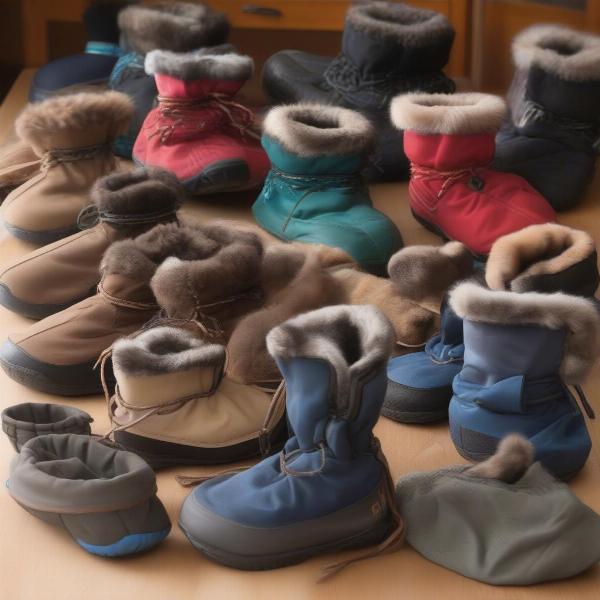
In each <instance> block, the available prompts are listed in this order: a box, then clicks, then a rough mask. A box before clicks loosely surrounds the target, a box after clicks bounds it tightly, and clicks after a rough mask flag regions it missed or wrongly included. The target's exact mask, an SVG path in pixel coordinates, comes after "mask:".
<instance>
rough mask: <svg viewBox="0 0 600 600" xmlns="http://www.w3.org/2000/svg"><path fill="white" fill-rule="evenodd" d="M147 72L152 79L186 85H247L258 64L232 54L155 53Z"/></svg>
mask: <svg viewBox="0 0 600 600" xmlns="http://www.w3.org/2000/svg"><path fill="white" fill-rule="evenodd" d="M144 68H145V69H146V73H148V75H155V74H157V73H158V74H161V75H170V76H171V77H176V78H177V79H183V80H184V81H192V80H198V79H217V80H227V81H246V80H247V79H250V77H252V73H253V72H254V61H253V60H252V59H251V58H250V57H249V56H242V55H241V54H235V53H233V52H230V53H228V54H208V53H202V54H200V53H197V52H187V53H176V52H170V51H169V50H152V52H149V53H148V54H147V55H146V60H145V62H144Z"/></svg>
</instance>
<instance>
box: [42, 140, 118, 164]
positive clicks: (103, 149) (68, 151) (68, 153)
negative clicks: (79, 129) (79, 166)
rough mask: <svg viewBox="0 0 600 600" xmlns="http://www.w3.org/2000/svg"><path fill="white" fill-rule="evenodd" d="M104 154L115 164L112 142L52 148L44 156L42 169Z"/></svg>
mask: <svg viewBox="0 0 600 600" xmlns="http://www.w3.org/2000/svg"><path fill="white" fill-rule="evenodd" d="M103 155H105V156H106V157H107V158H108V159H110V160H111V162H112V163H113V165H114V164H115V158H114V156H113V154H112V152H111V147H110V144H96V145H94V146H84V147H82V148H52V149H51V150H48V151H47V152H46V153H45V154H44V155H43V156H42V159H41V162H40V169H41V170H47V169H50V168H52V167H55V166H56V165H59V164H62V163H70V162H77V161H80V160H90V159H92V158H96V157H98V156H103Z"/></svg>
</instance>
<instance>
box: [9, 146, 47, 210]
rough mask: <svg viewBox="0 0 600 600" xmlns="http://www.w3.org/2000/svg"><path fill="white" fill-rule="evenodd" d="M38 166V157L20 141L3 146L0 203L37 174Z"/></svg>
mask: <svg viewBox="0 0 600 600" xmlns="http://www.w3.org/2000/svg"><path fill="white" fill-rule="evenodd" d="M40 164H41V161H40V158H39V156H38V155H37V154H36V153H35V152H34V151H33V148H32V147H31V146H30V145H29V144H26V143H25V142H23V141H22V140H19V139H17V140H15V141H12V142H9V143H7V144H3V145H2V146H1V147H0V203H2V202H3V200H4V198H6V196H8V194H10V193H11V192H12V191H13V190H14V189H15V188H18V187H19V186H20V185H21V184H22V183H25V182H26V181H27V180H28V179H31V177H33V176H34V175H35V174H36V173H38V172H39V170H40Z"/></svg>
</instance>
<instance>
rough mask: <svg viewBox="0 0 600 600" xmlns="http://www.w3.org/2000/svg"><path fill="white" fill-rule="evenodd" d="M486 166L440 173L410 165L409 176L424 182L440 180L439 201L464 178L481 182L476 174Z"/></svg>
mask: <svg viewBox="0 0 600 600" xmlns="http://www.w3.org/2000/svg"><path fill="white" fill-rule="evenodd" d="M487 168H488V167H487V165H482V166H478V167H468V168H466V169H454V170H449V171H440V170H438V169H433V168H431V167H425V166H423V165H416V164H415V163H411V165H410V176H411V179H415V180H418V179H422V180H424V181H434V180H436V179H441V180H443V181H442V186H441V187H440V189H439V191H438V193H437V199H438V200H439V199H440V198H441V197H442V196H443V195H444V194H445V193H446V192H447V191H448V190H449V189H450V188H451V187H452V186H453V185H454V184H455V183H457V182H458V181H460V180H461V179H464V178H465V177H471V178H474V179H475V180H476V181H481V179H480V176H479V175H478V172H479V171H481V170H483V169H487Z"/></svg>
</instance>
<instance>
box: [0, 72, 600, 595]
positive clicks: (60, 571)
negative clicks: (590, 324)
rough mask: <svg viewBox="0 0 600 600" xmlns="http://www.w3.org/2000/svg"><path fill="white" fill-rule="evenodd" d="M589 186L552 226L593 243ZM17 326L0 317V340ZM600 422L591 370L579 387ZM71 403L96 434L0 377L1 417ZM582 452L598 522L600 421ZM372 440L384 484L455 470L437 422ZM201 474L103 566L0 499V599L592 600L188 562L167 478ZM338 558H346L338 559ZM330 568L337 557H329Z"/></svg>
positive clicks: (356, 574) (386, 188)
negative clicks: (180, 480)
mask: <svg viewBox="0 0 600 600" xmlns="http://www.w3.org/2000/svg"><path fill="white" fill-rule="evenodd" d="M31 76H32V71H31V70H28V71H27V70H26V71H24V72H23V73H22V74H21V76H20V77H19V79H18V81H17V82H16V83H15V85H14V87H13V89H12V91H11V93H10V95H9V96H8V97H7V98H6V100H5V102H4V104H3V105H2V107H1V108H0V142H2V141H3V139H7V138H8V137H10V136H11V135H12V133H11V131H12V124H13V121H14V118H15V115H16V114H17V113H18V111H19V110H20V109H21V108H22V107H23V105H24V104H25V102H26V95H27V89H28V87H29V82H30V80H31ZM372 195H373V199H374V201H375V204H376V206H377V207H378V208H379V209H381V210H383V211H384V212H386V213H387V214H388V215H389V216H390V217H391V218H392V219H393V220H394V221H395V222H396V224H397V225H398V227H399V228H400V230H401V232H402V235H403V236H404V240H405V243H406V244H407V245H409V244H418V243H432V244H439V243H440V241H439V240H438V239H437V238H436V237H435V236H433V235H432V234H430V233H428V232H427V231H425V230H424V229H423V228H422V227H421V226H420V225H418V224H417V223H416V222H415V221H414V220H413V219H412V217H411V215H410V212H409V210H408V203H407V186H406V184H386V185H374V186H372ZM598 196H600V176H599V177H597V178H596V180H595V182H594V184H593V185H592V186H591V188H590V191H589V193H588V195H587V197H586V199H585V201H584V202H583V204H582V205H581V206H580V207H578V208H577V209H576V210H574V211H571V212H569V213H567V214H564V215H561V218H560V221H561V222H562V223H565V224H568V225H571V226H574V227H580V228H583V229H586V230H588V231H590V232H591V233H592V235H593V236H594V237H595V239H596V243H598V244H600V198H599V197H598ZM250 202H251V200H248V201H247V202H244V203H240V202H239V201H237V202H233V201H231V200H228V201H226V202H220V201H219V200H218V199H217V200H213V201H212V202H211V203H210V204H209V203H208V202H206V201H204V202H203V201H201V200H193V201H190V202H188V204H187V206H186V207H185V208H184V211H185V212H186V213H188V214H190V215H193V216H195V217H198V218H199V219H202V220H205V219H210V218H213V217H216V216H219V217H229V218H242V219H245V220H248V221H250V220H251V216H250ZM28 250H29V248H28V247H27V245H26V244H25V243H23V242H20V241H18V240H15V239H12V238H10V237H9V236H7V235H6V233H5V232H2V233H0V265H3V264H5V263H6V262H7V261H9V260H11V259H13V258H14V257H16V256H18V255H20V254H23V253H25V252H27V251H28ZM28 324H29V321H28V320H27V319H24V318H22V317H19V316H17V315H14V314H12V313H11V312H9V311H8V310H6V309H4V308H2V307H0V341H1V340H3V339H4V338H5V337H6V336H7V335H8V334H9V333H10V332H14V331H19V330H21V329H23V328H25V327H27V326H28ZM585 389H586V391H587V394H588V397H589V399H590V401H591V402H592V404H595V405H596V407H597V412H598V413H600V410H598V409H599V408H600V371H599V370H598V369H595V371H594V373H593V375H592V377H591V378H590V379H589V381H588V382H587V384H586V385H585ZM30 401H33V402H59V403H63V404H73V405H76V406H79V407H81V408H82V409H84V410H86V411H88V412H89V413H91V415H92V416H93V417H94V423H93V429H94V431H95V432H96V433H104V432H105V431H107V429H108V418H107V415H106V411H105V406H104V402H103V400H102V399H101V398H100V397H85V398H73V399H67V398H59V397H58V396H49V395H46V394H42V393H39V392H36V391H33V390H29V389H27V388H25V387H23V386H21V385H19V384H17V383H15V382H13V381H11V380H10V379H9V378H8V377H6V375H5V374H4V372H2V371H0V403H1V406H2V408H4V407H6V406H9V405H12V404H15V403H18V402H30ZM588 427H589V429H590V434H591V436H592V440H593V443H594V446H593V448H592V452H591V455H590V457H589V460H588V462H587V465H586V466H585V468H584V470H583V471H582V472H581V473H580V474H579V475H578V476H577V477H576V478H575V480H573V482H572V489H573V490H574V492H575V493H576V494H577V495H578V496H579V498H581V500H583V501H584V502H586V503H587V504H589V505H590V506H591V507H592V508H593V509H594V510H596V511H597V512H600V419H597V420H595V421H588ZM376 434H377V435H378V436H379V438H380V439H381V441H382V445H383V449H384V451H385V454H386V456H387V458H388V460H389V463H390V466H391V470H392V475H393V477H394V479H396V478H398V477H399V476H400V475H402V474H405V473H409V472H411V471H422V470H431V469H436V468H439V467H443V466H446V465H452V464H458V463H462V462H464V461H463V460H462V459H461V458H460V457H459V456H458V454H457V453H456V451H455V450H454V447H453V445H452V442H451V441H450V437H449V434H448V426H447V424H440V425H434V426H408V425H400V424H397V423H394V422H392V421H389V420H387V419H385V418H381V419H380V421H379V423H378V424H377V427H376ZM12 456H13V449H12V447H11V446H10V444H9V442H8V440H7V438H6V437H5V436H4V435H2V440H1V441H0V477H1V478H4V479H6V477H7V475H8V465H9V461H10V460H11V458H12ZM202 472H205V470H203V469H202V468H181V469H169V470H167V471H162V472H160V473H159V474H158V490H159V496H160V498H161V500H162V501H163V503H164V504H165V506H166V508H167V510H168V512H169V515H170V517H171V520H172V522H173V524H174V527H173V530H172V532H171V534H170V535H169V537H168V538H167V540H166V542H164V543H163V544H161V545H160V546H159V547H158V548H156V549H155V550H153V551H151V552H149V553H148V554H144V555H141V556H138V557H133V558H125V559H104V558H99V557H95V556H92V555H90V554H88V553H86V552H85V551H83V550H82V549H81V548H79V547H78V546H77V545H76V544H75V543H74V542H73V541H72V540H71V539H70V537H69V536H68V535H67V534H66V532H64V531H61V530H59V529H56V528H54V527H52V526H50V525H47V524H45V523H42V522H41V521H39V520H38V519H35V518H34V517H32V516H31V515H29V514H28V513H26V512H25V511H24V510H23V509H22V508H20V507H19V506H18V505H17V504H16V503H15V502H14V501H13V500H12V499H11V498H10V496H9V495H8V493H6V492H0V548H1V549H2V551H1V553H0V598H2V599H5V600H34V599H35V600H38V599H40V600H71V599H72V600H82V599H84V600H101V599H102V600H125V599H126V600H159V599H160V600H163V599H165V600H166V599H169V600H171V599H173V600H188V599H200V598H202V599H209V598H210V599H211V600H217V599H220V598H228V599H237V598H244V599H254V598H256V599H258V598H260V599H261V600H262V599H270V598H277V599H282V598H283V599H286V600H287V599H297V598H298V599H299V598H326V599H328V600H331V599H332V598H340V599H341V598H343V599H344V600H349V599H351V598H361V599H362V598H377V599H386V598H404V599H406V600H413V599H415V600H420V599H429V598H432V599H433V598H443V599H444V600H455V599H460V600H465V599H466V598H469V599H470V600H499V599H502V600H504V599H506V600H509V599H510V600H521V599H523V600H528V599H534V598H535V599H537V598H539V599H544V600H550V599H556V600H558V599H560V600H567V599H568V600H571V599H572V600H592V599H594V600H598V599H600V566H599V565H597V566H596V567H594V568H592V569H590V570H589V571H588V572H587V573H585V574H583V575H581V576H579V577H576V578H574V579H571V580H568V581H562V582H556V583H551V584H545V585H538V586H535V587H529V588H525V587H518V588H501V587H493V586H488V585H484V584H481V583H478V582H476V581H472V580H470V579H467V578H464V577H462V576H460V575H457V574H455V573H453V572H451V571H448V570H446V569H443V568H442V567H439V566H437V565H435V564H433V563H430V562H428V561H427V560H425V559H424V558H422V557H421V556H420V555H419V554H417V553H416V552H415V551H414V550H413V549H411V548H410V547H408V546H406V547H404V548H402V549H401V550H399V551H398V552H395V553H393V554H388V555H384V556H380V557H378V558H376V559H373V560H367V561H364V562H361V563H357V564H355V565H353V566H351V567H350V568H348V569H347V570H346V571H343V572H342V573H340V574H339V575H338V576H336V577H334V578H333V579H331V580H329V581H327V582H324V583H320V584H317V583H316V579H317V577H318V575H319V571H320V568H321V567H322V566H324V565H327V564H329V563H331V562H332V557H331V556H324V557H318V558H315V559H313V560H310V561H308V562H305V563H303V564H301V565H298V566H294V567H288V568H285V569H279V570H274V571H265V572H256V573H248V572H243V571H235V570H233V569H229V568H226V567H222V566H219V565H216V564H214V563H212V562H210V561H208V560H207V559H205V558H203V557H202V556H201V555H200V554H198V553H197V552H196V551H195V550H194V549H193V548H192V546H191V545H190V544H189V543H188V542H187V541H186V540H185V538H184V536H183V534H182V533H181V532H180V531H179V530H178V528H177V526H176V523H177V516H178V511H179V507H180V505H181V503H182V501H183V499H184V498H185V496H186V494H188V492H189V490H187V489H184V488H182V487H180V486H179V485H178V484H177V483H176V481H175V479H174V476H175V474H177V473H187V474H193V473H194V474H197V473H202ZM347 555H348V554H347ZM336 558H337V557H336Z"/></svg>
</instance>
